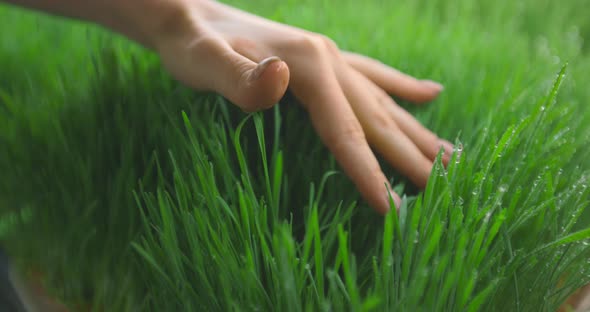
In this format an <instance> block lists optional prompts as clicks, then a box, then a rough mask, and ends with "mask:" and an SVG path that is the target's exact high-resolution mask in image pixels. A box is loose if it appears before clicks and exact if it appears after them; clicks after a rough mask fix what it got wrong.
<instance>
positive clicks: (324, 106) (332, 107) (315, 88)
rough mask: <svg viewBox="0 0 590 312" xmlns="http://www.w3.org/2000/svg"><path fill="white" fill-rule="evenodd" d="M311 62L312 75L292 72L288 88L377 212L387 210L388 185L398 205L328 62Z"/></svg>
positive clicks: (397, 204)
mask: <svg viewBox="0 0 590 312" xmlns="http://www.w3.org/2000/svg"><path fill="white" fill-rule="evenodd" d="M313 65H317V66H311V67H310V68H312V69H313V75H310V74H309V72H308V71H306V70H303V71H302V72H298V71H295V72H294V73H293V80H292V83H291V89H292V91H293V93H294V95H295V96H296V97H297V98H298V99H299V100H300V101H301V102H302V103H305V104H304V106H305V107H306V108H307V110H308V111H309V114H310V117H311V120H312V123H313V125H314V127H315V129H316V131H317V132H318V135H319V136H320V138H321V139H322V141H323V142H324V143H325V144H326V146H327V147H328V148H329V149H330V151H331V152H332V154H333V155H334V157H335V158H336V160H337V161H338V163H339V164H340V166H341V167H342V168H343V170H344V172H345V173H346V174H347V175H348V176H349V177H350V178H351V179H352V181H353V182H354V183H355V185H356V187H357V188H358V190H359V191H360V192H361V194H362V195H363V197H364V198H365V199H366V200H367V201H368V203H369V204H370V205H371V206H372V207H373V208H374V209H375V210H376V211H377V212H378V213H381V214H385V213H387V212H388V211H389V210H390V208H389V199H388V192H387V188H389V189H390V190H389V191H390V192H391V194H392V196H393V198H394V202H395V203H396V206H397V207H399V205H400V203H401V199H400V198H399V196H398V195H397V194H395V193H394V192H393V191H392V190H391V187H390V186H389V184H388V183H387V179H386V177H385V175H384V174H383V172H382V171H381V169H380V167H379V163H378V162H377V159H376V158H375V155H374V154H373V152H372V151H371V149H370V148H369V145H368V144H367V141H366V139H365V135H364V133H363V129H362V128H361V125H360V123H359V121H358V120H357V118H356V117H355V114H354V112H353V111H352V109H351V107H350V105H349V103H348V101H347V99H346V97H345V96H344V94H343V92H342V89H341V88H340V85H339V84H338V81H337V80H336V77H335V76H334V73H333V71H332V69H331V66H330V63H329V61H327V62H318V63H317V64H313ZM294 70H295V69H294ZM300 75H303V76H300ZM386 185H387V186H386Z"/></svg>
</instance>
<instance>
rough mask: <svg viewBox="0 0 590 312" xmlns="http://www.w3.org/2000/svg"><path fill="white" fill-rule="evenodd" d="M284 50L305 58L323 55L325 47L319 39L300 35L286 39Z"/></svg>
mask: <svg viewBox="0 0 590 312" xmlns="http://www.w3.org/2000/svg"><path fill="white" fill-rule="evenodd" d="M284 47H285V49H286V50H288V51H291V52H295V53H297V54H302V55H307V56H312V57H313V56H320V55H322V54H323V53H325V50H326V47H325V44H324V43H323V42H322V40H321V39H320V37H318V36H314V35H301V36H297V37H292V38H289V39H286V40H285V42H284Z"/></svg>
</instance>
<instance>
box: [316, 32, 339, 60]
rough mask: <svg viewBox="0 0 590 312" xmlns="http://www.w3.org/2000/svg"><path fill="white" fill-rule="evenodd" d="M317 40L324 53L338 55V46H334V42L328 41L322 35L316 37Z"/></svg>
mask: <svg viewBox="0 0 590 312" xmlns="http://www.w3.org/2000/svg"><path fill="white" fill-rule="evenodd" d="M317 36H318V39H317V40H319V41H320V42H321V44H322V45H323V46H324V47H325V49H326V51H328V52H329V53H331V54H334V55H336V54H338V52H339V51H340V50H339V48H338V45H337V44H336V42H334V40H332V39H330V38H329V37H327V36H324V35H317Z"/></svg>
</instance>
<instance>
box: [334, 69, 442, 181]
mask: <svg viewBox="0 0 590 312" xmlns="http://www.w3.org/2000/svg"><path fill="white" fill-rule="evenodd" d="M362 79H363V77H362V75H360V74H359V73H358V72H356V71H355V70H354V69H352V68H350V67H348V66H342V67H340V68H339V73H338V80H339V82H340V85H341V86H342V89H343V90H345V94H346V97H347V99H348V101H349V102H350V104H351V106H352V108H353V110H354V113H355V114H356V116H357V117H358V119H359V121H360V123H361V124H362V127H363V129H364V130H365V133H366V135H367V139H368V141H369V143H370V144H371V145H372V146H373V147H374V148H375V149H377V150H378V151H379V153H380V154H381V155H382V156H383V157H384V158H385V159H386V160H387V161H388V162H389V163H390V164H391V165H392V166H393V167H394V168H396V169H397V170H398V171H400V172H401V173H402V174H404V175H405V176H407V177H408V178H409V179H410V180H412V182H413V183H414V184H416V185H417V186H419V187H425V186H426V182H427V181H428V177H429V176H430V171H431V170H432V164H433V163H432V160H430V159H428V158H426V157H425V156H424V154H423V153H422V152H421V151H420V149H418V147H417V146H416V144H414V142H413V141H412V140H411V139H410V138H408V136H407V135H406V134H405V133H404V132H403V131H402V130H401V129H400V128H399V126H398V125H397V124H396V123H395V121H394V120H393V119H392V118H391V116H390V114H389V113H388V112H387V111H386V110H385V109H384V108H383V107H382V106H381V105H380V104H379V102H378V101H377V98H376V97H375V96H374V93H373V92H372V90H371V89H370V88H368V86H367V85H366V84H365V83H364V81H363V80H362Z"/></svg>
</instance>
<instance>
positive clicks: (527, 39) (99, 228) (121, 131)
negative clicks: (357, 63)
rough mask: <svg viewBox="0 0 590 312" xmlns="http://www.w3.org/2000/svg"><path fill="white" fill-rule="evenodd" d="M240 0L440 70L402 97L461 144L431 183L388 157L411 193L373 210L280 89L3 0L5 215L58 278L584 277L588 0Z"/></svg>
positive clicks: (419, 289) (151, 292)
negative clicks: (256, 87) (182, 72)
mask: <svg viewBox="0 0 590 312" xmlns="http://www.w3.org/2000/svg"><path fill="white" fill-rule="evenodd" d="M233 2H234V3H236V4H237V5H239V6H241V7H243V8H246V9H248V10H251V11H253V12H256V13H258V14H261V15H264V16H267V17H269V18H273V19H276V20H279V21H282V22H286V23H290V24H294V25H297V26H300V27H305V28H308V29H311V30H314V31H318V32H322V33H324V34H327V35H329V36H331V37H332V38H333V39H334V40H335V41H336V42H338V43H339V45H340V46H341V47H342V48H344V49H348V50H354V51H358V52H362V53H365V54H368V55H370V56H373V57H375V58H378V59H379V60H381V61H383V62H385V63H388V64H391V65H394V66H396V67H398V68H400V69H402V70H404V71H407V72H409V73H412V74H414V75H416V76H419V77H425V78H426V77H428V78H433V79H436V80H439V81H441V82H443V83H444V84H445V92H444V93H443V94H442V95H441V97H440V99H438V100H437V101H435V102H434V103H432V104H431V105H428V106H426V107H422V108H415V107H413V106H411V105H406V107H407V108H408V109H409V110H411V111H412V112H413V113H414V114H415V115H416V116H417V117H418V118H419V119H420V120H421V121H422V122H424V123H425V124H426V125H428V126H429V127H430V128H431V129H433V130H435V131H436V132H437V133H439V134H440V135H441V136H443V137H446V138H449V139H451V140H452V141H455V142H457V145H458V146H462V155H461V158H460V159H458V158H457V157H455V158H454V159H453V161H452V162H451V165H450V166H449V167H448V168H447V169H446V170H445V169H443V168H442V166H441V165H440V162H437V166H435V168H434V170H433V172H432V175H431V178H430V180H429V184H428V186H427V188H426V190H425V191H424V192H419V191H418V190H416V189H415V188H413V187H412V186H411V185H410V184H409V183H408V182H407V180H405V179H403V178H402V177H400V176H398V175H396V174H395V172H393V171H392V170H391V169H390V168H387V167H386V166H385V167H386V170H387V173H388V174H390V175H391V176H392V177H393V179H394V185H395V189H396V190H398V191H399V192H400V193H404V194H406V196H407V197H406V200H405V201H404V202H405V204H404V205H403V206H402V207H401V211H400V214H399V216H398V215H396V214H389V215H388V216H387V217H385V218H382V217H379V216H376V215H375V214H374V213H373V212H372V211H371V209H370V208H369V207H367V205H366V204H365V203H363V202H362V201H360V198H359V195H358V193H356V191H355V190H354V187H353V185H352V183H350V181H348V180H347V179H346V177H345V176H344V175H343V174H342V173H340V172H339V171H338V167H337V166H336V164H335V162H334V160H333V158H332V157H331V156H330V155H329V153H328V151H327V150H326V149H325V148H324V147H323V146H322V145H321V143H320V142H319V140H318V139H317V137H316V136H315V134H314V132H313V130H312V129H311V127H310V123H309V121H308V120H307V117H306V115H305V113H304V112H303V111H302V110H301V109H300V108H299V107H298V106H297V105H296V103H295V102H294V100H293V99H292V98H290V97H286V98H285V99H284V101H282V102H281V103H280V105H278V106H277V107H275V108H274V109H272V110H269V111H267V112H265V113H258V114H254V115H245V114H243V113H241V112H239V111H238V110H237V109H235V108H234V107H233V106H232V105H231V104H229V103H227V102H226V101H225V100H224V99H222V98H220V97H219V96H216V95H214V94H195V93H194V92H193V91H191V90H188V89H187V88H184V87H183V86H181V85H179V84H177V83H176V82H174V81H172V80H170V78H169V77H168V76H167V74H165V73H164V72H163V71H162V69H161V68H160V67H159V64H158V60H157V58H156V57H155V56H154V55H152V54H150V53H149V52H146V51H143V50H142V49H140V48H138V47H137V46H134V45H132V44H130V43H128V42H125V41H124V40H122V39H121V38H114V37H113V36H111V35H109V34H105V33H104V32H102V31H100V30H98V29H96V28H94V27H91V26H86V25H81V24H74V23H71V22H63V21H58V20H54V19H50V18H48V17H42V16H38V15H32V14H30V13H23V12H22V11H17V10H15V9H12V8H7V7H0V19H2V20H3V21H4V22H3V23H4V24H5V25H8V26H7V27H2V28H0V69H1V72H0V148H1V150H0V172H1V173H2V175H1V178H0V209H1V212H2V218H1V219H0V221H1V222H0V234H1V235H2V244H3V245H4V246H6V248H7V249H8V250H9V251H10V253H11V254H12V255H13V256H14V258H15V261H17V263H18V264H19V266H20V268H22V270H24V271H26V270H29V269H30V268H34V270H39V271H42V272H44V275H45V282H46V284H47V285H48V288H49V289H50V291H51V292H52V293H53V294H54V295H55V296H57V297H59V298H62V299H63V300H65V301H66V302H68V303H69V304H70V305H72V306H76V305H78V304H83V305H91V306H97V307H98V306H103V307H108V310H113V311H126V310H142V311H143V310H153V311H197V310H207V311H228V310H258V311H270V310H279V311H301V310H306V311H316V310H331V311H342V310H362V311H370V310H371V311H383V310H407V311H440V310H445V311H459V310H467V311H479V310H501V311H554V310H555V309H556V307H557V306H558V305H559V304H560V303H561V302H562V301H563V300H564V299H565V298H566V297H567V296H568V294H570V293H571V292H572V291H573V290H575V289H576V288H577V287H579V286H581V285H583V284H584V283H587V282H590V264H589V263H588V259H589V258H590V246H589V237H590V229H589V227H588V225H589V224H590V211H589V209H587V208H588V206H589V198H590V196H589V192H590V189H589V188H588V182H589V181H588V179H590V162H589V160H588V159H589V157H590V149H588V147H587V142H589V139H590V126H589V125H590V112H589V110H588V105H587V103H588V100H589V99H590V89H589V88H587V87H586V84H587V81H586V79H587V73H588V70H590V56H589V55H588V52H589V50H588V49H587V47H588V46H587V42H588V40H586V41H584V39H585V38H586V39H588V38H590V35H589V34H590V33H589V32H588V29H589V28H588V26H589V24H588V21H587V20H586V19H584V17H585V16H587V14H588V13H590V12H585V9H581V8H583V6H581V5H580V4H582V2H583V1H580V2H579V3H578V2H576V1H572V2H568V4H570V5H564V4H554V3H553V2H550V1H532V0H531V1H521V2H518V3H513V2H512V1H497V2H493V3H492V2H490V3H487V2H486V3H483V2H482V3H473V2H471V1H460V3H454V4H452V5H451V4H449V3H448V2H444V1H434V2H433V1H429V2H428V3H426V2H424V3H422V2H421V1H413V2H407V3H406V2H402V3H395V4H386V3H379V2H378V1H374V2H364V3H363V4H360V3H359V2H352V1H350V2H348V1H345V2H342V3H340V2H339V3H338V5H337V6H335V5H334V3H332V2H331V1H323V2H321V3H318V2H316V1H291V2H285V3H281V4H280V5H277V4H276V3H274V4H273V2H271V1H260V2H256V4H252V3H248V2H245V1H233ZM586 11H587V10H586ZM566 63H567V64H568V65H567V66H565V64H566ZM384 165H385V164H384Z"/></svg>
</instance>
